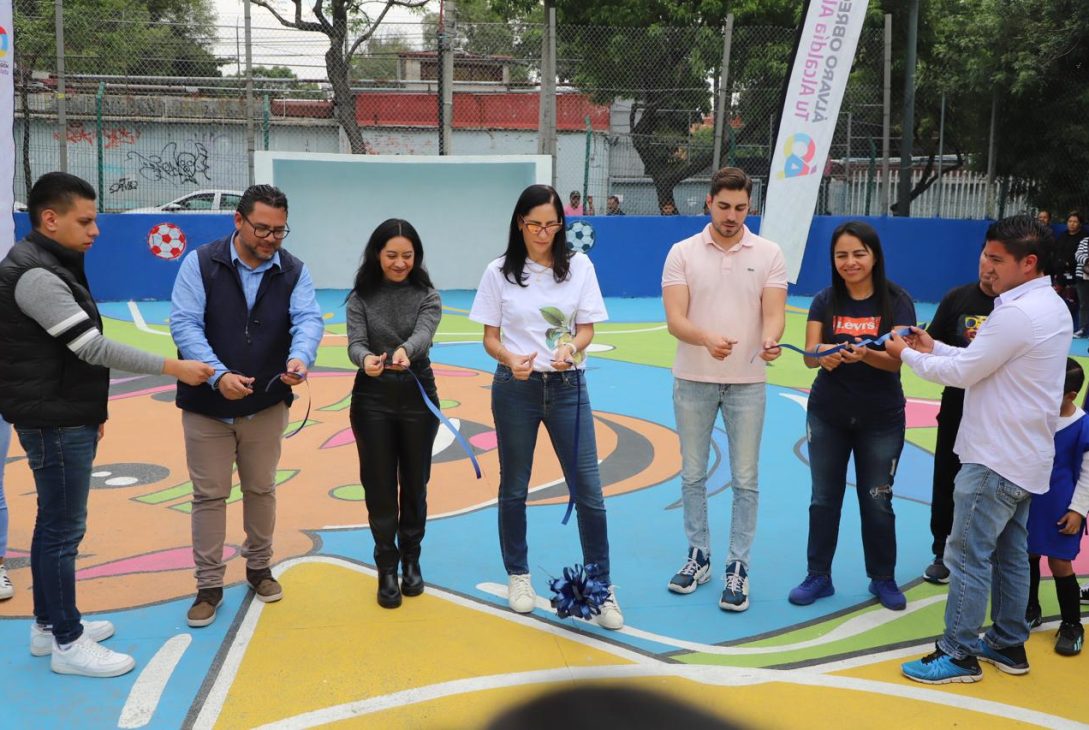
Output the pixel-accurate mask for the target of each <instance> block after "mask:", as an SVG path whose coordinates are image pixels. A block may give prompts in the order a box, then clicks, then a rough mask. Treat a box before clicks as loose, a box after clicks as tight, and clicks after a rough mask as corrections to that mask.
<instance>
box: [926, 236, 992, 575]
mask: <svg viewBox="0 0 1089 730" xmlns="http://www.w3.org/2000/svg"><path fill="white" fill-rule="evenodd" d="M982 263H983V257H982V256H981V257H980V264H982ZM991 279H992V276H991V275H984V273H983V267H982V265H981V266H980V272H979V281H974V282H972V283H970V284H965V285H963V286H958V287H956V288H955V289H951V290H950V291H948V292H946V294H945V296H944V297H942V301H941V303H940V304H938V310H937V311H936V312H935V313H934V320H933V321H932V322H931V323H930V326H929V327H927V328H926V331H927V333H928V334H929V335H930V336H931V337H933V338H934V339H935V340H940V341H942V342H944V343H946V344H947V345H953V346H954V347H967V346H968V343H970V342H971V341H972V340H973V339H975V336H976V332H978V331H979V328H980V326H981V325H982V324H983V322H984V320H986V319H987V317H988V316H989V315H990V313H991V311H992V310H993V309H994V299H995V296H997V295H996V294H995V291H994V289H993V288H992V286H991V284H992V281H991ZM963 411H964V391H963V390H961V389H960V388H949V387H947V388H945V389H944V390H943V391H942V404H941V409H940V410H939V411H938V440H937V443H936V444H935V446H934V487H933V496H932V497H931V500H930V533H931V534H932V535H933V536H934V543H933V546H932V549H933V550H934V562H933V563H931V564H930V565H928V566H927V568H926V571H925V572H924V573H923V579H924V580H926V581H929V582H930V583H948V582H949V568H947V567H945V561H944V559H943V556H944V555H945V541H946V539H947V538H948V537H949V533H950V532H951V531H952V529H953V480H954V479H955V478H956V476H957V472H959V471H960V459H959V458H957V455H956V454H954V453H953V443H954V442H955V441H956V440H957V429H958V428H960V418H961V414H962V413H963Z"/></svg>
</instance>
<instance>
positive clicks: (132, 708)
mask: <svg viewBox="0 0 1089 730" xmlns="http://www.w3.org/2000/svg"><path fill="white" fill-rule="evenodd" d="M191 643H193V637H192V636H191V635H189V634H177V635H176V636H171V637H170V638H169V639H167V640H166V642H165V643H164V644H163V645H162V647H160V648H159V651H157V652H155V656H153V657H151V661H149V662H148V663H147V666H146V667H144V669H143V671H141V672H140V676H139V677H137V678H136V683H135V684H133V685H132V689H131V690H129V697H128V699H127V700H126V701H125V706H124V707H123V708H121V718H120V719H119V720H118V721H117V727H121V728H136V727H143V726H144V725H147V724H148V723H149V722H151V718H152V716H153V715H154V714H155V709H156V708H157V707H158V706H159V700H160V699H162V696H163V690H164V689H166V683H167V682H169V681H170V677H171V675H172V674H174V669H176V668H177V666H178V662H179V661H180V660H181V658H182V654H184V653H185V650H186V649H188V648H189V645H190V644H191Z"/></svg>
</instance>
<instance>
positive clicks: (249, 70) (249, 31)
mask: <svg viewBox="0 0 1089 730" xmlns="http://www.w3.org/2000/svg"><path fill="white" fill-rule="evenodd" d="M242 4H243V5H244V6H245V11H244V12H245V15H244V21H243V22H244V23H245V26H246V167H247V174H248V177H247V179H248V180H249V184H250V185H253V183H254V177H253V155H254V149H255V147H256V144H255V142H254V138H253V113H254V109H253V28H252V27H251V25H250V0H243V2H242Z"/></svg>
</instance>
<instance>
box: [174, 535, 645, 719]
mask: <svg viewBox="0 0 1089 730" xmlns="http://www.w3.org/2000/svg"><path fill="white" fill-rule="evenodd" d="M306 563H322V564H325V565H335V566H338V567H341V568H347V569H348V570H354V571H355V572H357V573H362V574H364V575H369V576H372V577H377V575H378V572H377V571H376V570H375V569H374V568H368V567H366V566H363V565H357V564H355V563H351V562H348V561H346V560H341V559H339V558H330V557H325V556H321V555H311V556H307V557H302V558H295V559H293V560H285V561H284V562H282V563H280V564H279V565H277V566H276V567H275V568H273V569H272V572H273V575H275V576H276V577H277V578H279V577H280V576H281V575H283V573H284V572H285V571H287V570H288V569H290V568H292V567H294V566H296V565H304V564H306ZM427 594H428V595H429V596H437V597H439V598H442V599H443V600H445V601H449V602H450V603H453V604H455V605H457V606H461V607H464V608H469V609H472V610H474V611H479V612H480V613H485V614H488V615H489V616H494V617H496V618H500V619H503V620H504V621H510V622H513V623H517V624H521V625H522V626H526V627H529V628H532V629H535V630H537V631H543V632H544V633H546V634H548V635H550V636H555V637H557V638H563V639H566V640H568V641H572V642H574V643H576V644H583V645H584V646H588V647H591V648H593V649H597V650H599V651H604V652H607V653H610V654H612V655H614V656H616V657H617V658H618V659H622V660H625V661H629V662H633V663H635V664H648V665H657V664H658V663H659V662H658V660H656V659H652V658H650V657H647V656H644V655H643V654H640V653H638V652H635V651H631V650H630V649H625V648H623V647H619V646H614V645H612V644H608V643H606V642H602V641H598V640H596V639H594V638H593V637H590V636H585V635H583V634H579V633H575V632H571V631H568V630H567V629H565V628H563V627H562V626H557V625H556V624H553V623H551V622H548V621H539V620H536V619H532V618H528V617H526V616H522V615H521V614H517V613H514V612H512V611H507V610H504V609H500V608H498V607H496V606H492V605H490V604H487V603H481V602H479V601H473V600H470V599H468V598H464V597H463V596H459V595H457V594H455V593H449V592H447V591H444V590H442V589H441V588H436V587H435V586H433V585H428V586H427ZM264 607H265V604H264V603H262V602H261V601H251V602H250V605H249V608H248V609H247V611H246V615H245V616H244V617H243V618H242V622H241V624H240V625H239V627H238V631H237V632H236V633H235V637H234V642H233V643H232V644H231V647H230V649H229V650H228V652H227V657H226V659H224V661H223V664H222V665H221V666H220V668H219V673H218V674H217V675H216V678H215V682H214V683H213V684H212V688H211V689H210V690H209V691H208V695H207V697H205V698H204V702H203V704H202V705H201V709H200V714H198V715H197V719H196V721H195V722H194V723H193V728H194V730H212V728H213V727H214V726H215V724H216V722H217V721H218V719H219V714H220V712H222V711H223V705H224V703H225V702H226V700H227V694H228V693H229V692H230V689H231V685H232V684H233V683H234V679H235V677H236V676H237V675H238V669H239V667H241V665H242V659H243V657H244V656H245V654H246V649H247V648H248V647H249V644H250V641H251V640H252V639H253V634H254V630H255V629H256V627H257V623H258V621H259V620H260V618H261V612H262V611H263V610H264ZM292 726H293V727H294V725H292Z"/></svg>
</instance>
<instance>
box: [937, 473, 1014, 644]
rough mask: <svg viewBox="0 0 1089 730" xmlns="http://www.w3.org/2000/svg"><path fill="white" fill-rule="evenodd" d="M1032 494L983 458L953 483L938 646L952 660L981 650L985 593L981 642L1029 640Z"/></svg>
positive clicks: (996, 642)
mask: <svg viewBox="0 0 1089 730" xmlns="http://www.w3.org/2000/svg"><path fill="white" fill-rule="evenodd" d="M1031 497H1032V495H1031V494H1029V493H1028V492H1026V491H1025V490H1024V489H1021V487H1019V486H1017V485H1016V484H1014V483H1013V482H1011V481H1009V480H1007V479H1003V478H1002V477H1001V476H999V475H998V474H996V473H995V472H993V471H991V470H990V469H988V468H987V467H985V466H983V465H982V464H965V465H963V466H962V467H961V469H960V473H959V474H957V480H956V485H955V487H954V488H953V504H954V507H953V531H952V532H951V533H950V535H949V539H948V540H946V542H945V566H946V567H947V568H949V598H948V599H947V602H946V604H945V634H944V635H943V636H942V638H941V639H939V640H938V646H939V647H941V650H942V651H944V652H945V653H946V654H950V655H952V656H954V657H957V658H962V657H964V656H968V655H973V654H978V653H979V630H980V628H981V627H982V626H983V619H984V617H985V615H986V612H987V596H988V595H990V598H991V620H992V621H993V625H992V626H991V628H989V629H988V630H987V633H986V634H985V635H984V637H983V640H984V641H986V642H987V643H988V644H989V645H990V646H991V647H992V648H994V649H1005V648H1007V647H1011V646H1020V645H1021V644H1024V643H1025V641H1026V640H1027V639H1028V635H1029V627H1028V623H1027V622H1026V621H1025V606H1026V605H1028V595H1029V571H1028V566H1027V564H1026V560H1025V556H1026V555H1027V554H1028V552H1027V551H1028V530H1027V529H1026V524H1027V522H1028V513H1029V504H1030V503H1031V501H1032V500H1031Z"/></svg>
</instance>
